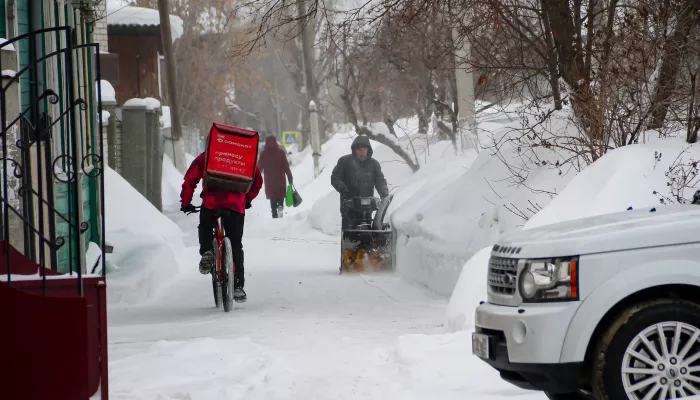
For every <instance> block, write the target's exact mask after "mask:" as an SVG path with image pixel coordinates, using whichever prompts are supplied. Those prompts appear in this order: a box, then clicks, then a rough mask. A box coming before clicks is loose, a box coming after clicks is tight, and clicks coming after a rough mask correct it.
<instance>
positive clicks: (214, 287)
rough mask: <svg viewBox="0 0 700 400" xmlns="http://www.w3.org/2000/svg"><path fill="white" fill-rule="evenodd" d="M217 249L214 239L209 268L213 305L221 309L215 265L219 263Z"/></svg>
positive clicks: (220, 295) (219, 285) (219, 287)
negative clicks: (210, 266)
mask: <svg viewBox="0 0 700 400" xmlns="http://www.w3.org/2000/svg"><path fill="white" fill-rule="evenodd" d="M218 247H219V244H218V243H216V239H214V245H213V247H212V248H213V251H214V265H213V266H212V268H211V286H212V290H213V291H214V305H215V306H216V308H219V307H221V304H223V301H222V293H221V284H220V283H219V279H218V276H217V265H218V263H219V254H218V250H219V249H218Z"/></svg>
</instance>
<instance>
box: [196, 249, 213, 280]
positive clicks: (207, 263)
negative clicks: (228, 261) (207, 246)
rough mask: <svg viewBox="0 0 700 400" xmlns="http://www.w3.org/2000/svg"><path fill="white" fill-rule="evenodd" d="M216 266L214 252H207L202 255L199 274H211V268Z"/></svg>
mask: <svg viewBox="0 0 700 400" xmlns="http://www.w3.org/2000/svg"><path fill="white" fill-rule="evenodd" d="M213 264H214V252H213V251H211V250H208V251H205V252H204V254H202V260H201V261H199V273H201V274H203V275H206V274H208V273H209V272H211V267H212V265H213Z"/></svg>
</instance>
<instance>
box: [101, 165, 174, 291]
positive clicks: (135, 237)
mask: <svg viewBox="0 0 700 400" xmlns="http://www.w3.org/2000/svg"><path fill="white" fill-rule="evenodd" d="M105 173H106V175H105V208H106V212H105V219H106V220H105V227H106V229H107V241H108V243H109V244H110V245H112V246H114V253H112V254H108V255H107V272H108V274H109V285H107V295H108V301H109V302H110V303H129V304H134V303H137V302H141V301H143V300H145V299H149V298H152V297H153V296H154V295H155V294H156V293H157V292H158V290H159V289H160V288H161V287H162V286H163V285H164V284H165V283H167V282H169V281H170V280H171V279H172V278H173V277H174V276H175V275H176V274H178V272H179V268H178V262H177V260H178V259H179V256H180V253H181V251H182V248H183V247H184V246H183V241H182V231H181V230H180V228H179V227H178V226H177V225H176V224H175V223H174V222H172V221H171V220H170V219H168V218H167V217H165V216H164V215H163V214H161V213H160V212H159V211H158V210H157V209H156V208H155V207H153V205H151V203H150V202H148V200H146V199H145V198H144V197H143V196H141V194H139V193H138V192H137V191H136V190H135V189H134V188H133V187H132V186H131V185H129V183H128V182H127V181H125V180H124V178H122V177H121V176H120V175H119V174H117V173H116V172H114V171H113V170H112V169H111V168H109V167H108V168H107V169H106V171H105Z"/></svg>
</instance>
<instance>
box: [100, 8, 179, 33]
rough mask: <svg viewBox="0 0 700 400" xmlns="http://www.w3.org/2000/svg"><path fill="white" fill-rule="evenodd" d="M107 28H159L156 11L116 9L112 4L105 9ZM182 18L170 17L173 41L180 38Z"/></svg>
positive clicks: (150, 9)
mask: <svg viewBox="0 0 700 400" xmlns="http://www.w3.org/2000/svg"><path fill="white" fill-rule="evenodd" d="M107 25H108V26H160V14H159V13H158V10H154V9H152V8H143V7H131V6H128V7H117V6H114V5H113V4H110V5H109V8H107ZM182 26H183V22H182V18H180V17H178V16H175V15H171V16H170V31H171V32H172V37H173V41H175V40H177V39H178V38H179V37H180V36H182V32H183V28H182Z"/></svg>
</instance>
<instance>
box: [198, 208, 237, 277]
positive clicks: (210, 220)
mask: <svg viewBox="0 0 700 400" xmlns="http://www.w3.org/2000/svg"><path fill="white" fill-rule="evenodd" d="M219 215H222V219H223V222H224V231H226V237H227V238H229V240H230V241H231V248H232V249H233V264H234V265H235V270H236V271H235V276H234V280H233V282H234V286H240V287H243V284H244V283H245V271H244V269H243V242H242V240H243V223H244V222H245V215H243V214H239V213H237V212H235V211H230V210H219V211H214V210H210V209H208V208H204V207H202V210H201V211H200V212H199V254H200V255H201V254H204V253H205V252H206V251H209V250H212V246H213V243H214V226H215V225H216V219H217V218H218V216H219Z"/></svg>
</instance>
